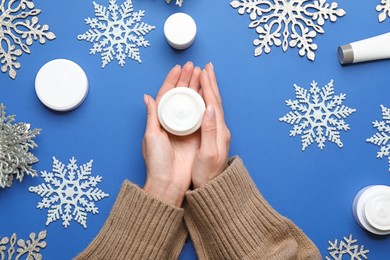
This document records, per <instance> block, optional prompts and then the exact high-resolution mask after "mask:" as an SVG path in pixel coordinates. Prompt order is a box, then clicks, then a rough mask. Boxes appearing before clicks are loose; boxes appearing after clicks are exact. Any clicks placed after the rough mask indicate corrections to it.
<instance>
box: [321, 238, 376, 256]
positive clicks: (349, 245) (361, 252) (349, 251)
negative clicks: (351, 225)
mask: <svg viewBox="0 0 390 260" xmlns="http://www.w3.org/2000/svg"><path fill="white" fill-rule="evenodd" d="M344 241H345V242H344ZM344 241H343V240H340V244H339V243H338V241H337V239H335V240H334V242H332V241H328V243H329V247H328V251H329V254H330V256H331V257H332V258H330V257H328V256H326V257H325V259H326V260H331V259H334V260H342V259H345V258H343V256H344V255H349V256H350V257H351V258H350V259H351V260H362V259H368V258H367V256H366V254H368V253H369V252H370V250H367V249H364V246H363V245H362V246H360V248H359V246H358V245H357V244H355V243H356V242H357V240H356V239H352V234H351V235H349V237H348V238H347V237H344Z"/></svg>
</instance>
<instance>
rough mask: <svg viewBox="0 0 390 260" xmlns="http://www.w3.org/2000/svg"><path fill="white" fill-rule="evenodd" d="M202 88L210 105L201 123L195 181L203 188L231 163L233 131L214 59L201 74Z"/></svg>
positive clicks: (193, 179) (194, 166)
mask: <svg viewBox="0 0 390 260" xmlns="http://www.w3.org/2000/svg"><path fill="white" fill-rule="evenodd" d="M200 85H201V90H200V92H201V93H202V95H203V99H204V100H205V102H206V106H207V109H206V111H205V113H204V115H203V119H202V125H201V143H200V148H199V150H198V151H197V153H196V157H195V162H194V164H193V167H192V184H193V186H194V189H196V188H199V187H201V186H203V185H204V184H206V183H207V182H209V181H210V180H212V179H214V178H215V177H217V176H218V175H220V174H221V173H222V172H223V171H224V170H225V169H226V168H227V166H228V156H229V147H230V131H229V129H228V128H227V126H226V123H225V119H224V113H223V108H222V99H221V96H220V94H219V90H218V84H217V79H216V77H215V73H214V68H213V65H212V64H211V63H209V64H207V65H206V67H205V69H204V70H203V71H202V72H201V74H200Z"/></svg>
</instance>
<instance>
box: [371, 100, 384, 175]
mask: <svg viewBox="0 0 390 260" xmlns="http://www.w3.org/2000/svg"><path fill="white" fill-rule="evenodd" d="M381 109H382V117H383V121H377V120H375V121H374V122H372V124H373V126H374V127H375V128H376V129H377V130H378V133H375V134H374V135H373V136H371V137H370V138H368V139H367V140H366V141H367V142H369V143H372V144H375V145H377V146H379V147H380V150H379V152H378V153H377V158H383V157H388V160H389V172H390V109H389V108H387V107H385V106H384V105H381Z"/></svg>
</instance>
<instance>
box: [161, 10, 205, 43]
mask: <svg viewBox="0 0 390 260" xmlns="http://www.w3.org/2000/svg"><path fill="white" fill-rule="evenodd" d="M196 32H197V28H196V23H195V21H194V19H193V18H192V17H191V16H190V15H188V14H186V13H175V14H172V15H171V16H169V17H168V18H167V20H166V21H165V23H164V35H165V38H166V39H167V42H168V43H169V45H170V46H171V47H172V48H175V49H177V50H184V49H187V48H188V47H190V46H191V45H192V43H193V42H194V41H195V38H196Z"/></svg>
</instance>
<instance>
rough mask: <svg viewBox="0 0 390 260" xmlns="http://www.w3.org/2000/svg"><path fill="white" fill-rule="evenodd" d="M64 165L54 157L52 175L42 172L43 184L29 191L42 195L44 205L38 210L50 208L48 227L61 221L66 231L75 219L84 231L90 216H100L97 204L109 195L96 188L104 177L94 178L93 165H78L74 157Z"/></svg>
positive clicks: (39, 205) (40, 203)
mask: <svg viewBox="0 0 390 260" xmlns="http://www.w3.org/2000/svg"><path fill="white" fill-rule="evenodd" d="M69 162H70V163H69V164H68V165H67V166H65V164H63V163H62V162H60V161H59V160H57V159H56V158H55V157H53V173H52V172H46V171H43V172H41V177H42V178H43V179H44V181H45V182H44V183H42V184H40V185H38V186H35V187H34V186H32V187H30V188H29V191H30V192H34V193H36V194H38V195H39V196H41V197H42V198H43V199H42V202H39V203H38V206H37V208H39V209H44V208H45V209H49V210H48V214H47V220H46V225H49V224H50V223H52V222H54V221H56V220H59V219H60V217H61V219H62V225H63V226H64V227H65V228H67V227H68V226H69V225H70V221H71V220H72V219H74V220H75V221H76V222H78V223H79V224H80V225H82V226H83V227H84V228H87V213H88V212H91V213H92V214H97V213H99V210H98V208H97V207H96V206H95V201H99V200H101V199H104V198H107V197H108V194H107V193H104V192H103V191H101V190H100V189H99V188H96V186H97V184H98V183H100V182H101V180H102V177H101V176H96V177H95V176H91V173H92V162H93V160H91V161H89V162H88V163H86V164H83V165H81V166H78V165H77V164H76V162H77V160H76V159H75V158H74V157H72V158H71V159H70V160H69Z"/></svg>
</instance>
